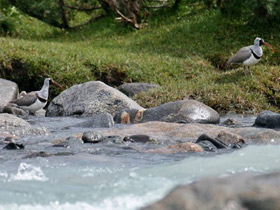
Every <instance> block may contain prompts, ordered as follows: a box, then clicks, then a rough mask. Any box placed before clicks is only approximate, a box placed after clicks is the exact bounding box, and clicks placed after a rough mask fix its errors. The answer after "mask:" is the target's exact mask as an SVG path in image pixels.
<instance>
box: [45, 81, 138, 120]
mask: <svg viewBox="0 0 280 210" xmlns="http://www.w3.org/2000/svg"><path fill="white" fill-rule="evenodd" d="M124 108H135V109H141V108H142V107H141V106H140V105H138V104H137V103H136V102H135V101H133V100H132V99H130V98H128V97H127V96H126V95H124V94H123V93H121V92H120V91H118V90H116V89H114V88H112V87H110V86H108V85H106V84H104V83H103V82H100V81H91V82H86V83H83V84H79V85H74V86H72V87H70V88H69V89H67V90H64V91H63V92H62V93H61V94H60V95H58V96H57V97H55V98H54V99H53V100H52V101H51V103H50V105H49V107H48V109H47V113H46V116H70V115H80V116H92V115H94V114H99V113H104V112H108V113H110V114H111V115H113V116H114V115H115V114H116V112H117V111H119V110H121V109H124Z"/></svg>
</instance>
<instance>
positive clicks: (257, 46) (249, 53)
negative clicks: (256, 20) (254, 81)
mask: <svg viewBox="0 0 280 210" xmlns="http://www.w3.org/2000/svg"><path fill="white" fill-rule="evenodd" d="M262 45H266V46H268V47H269V48H270V50H271V51H272V52H274V49H273V47H272V46H271V45H270V44H268V43H267V42H265V41H264V40H263V39H262V38H259V37H257V38H256V39H255V41H254V45H250V46H247V47H242V48H241V49H239V50H238V51H237V53H236V54H235V55H234V56H232V57H231V58H230V59H229V60H228V61H227V64H232V63H241V64H242V65H243V69H244V74H245V76H246V67H247V66H248V69H249V71H250V74H251V75H252V71H251V68H250V66H251V65H254V64H256V63H258V62H259V61H260V59H261V57H262V55H263V50H262Z"/></svg>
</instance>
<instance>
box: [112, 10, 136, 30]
mask: <svg viewBox="0 0 280 210" xmlns="http://www.w3.org/2000/svg"><path fill="white" fill-rule="evenodd" d="M115 12H116V13H117V14H118V15H119V16H121V17H122V19H124V20H125V21H126V22H128V23H131V24H132V25H133V26H134V27H135V28H137V29H140V25H139V24H138V23H136V22H134V21H133V20H131V19H129V18H127V17H125V16H124V15H123V14H122V13H121V12H120V11H119V10H118V9H115Z"/></svg>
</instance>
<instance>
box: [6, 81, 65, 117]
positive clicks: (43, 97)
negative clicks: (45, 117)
mask: <svg viewBox="0 0 280 210" xmlns="http://www.w3.org/2000/svg"><path fill="white" fill-rule="evenodd" d="M50 84H53V85H56V86H58V87H60V89H61V90H63V88H62V86H61V85H59V84H58V83H56V82H54V81H53V80H52V79H51V78H45V80H44V85H43V87H42V89H41V90H38V91H32V92H29V93H25V94H23V95H22V96H21V97H20V98H18V99H17V100H15V101H11V102H10V104H12V105H14V106H16V107H19V108H21V109H24V110H27V111H30V112H33V113H34V112H36V111H38V110H39V109H42V108H44V107H45V106H46V104H47V101H48V97H49V86H50Z"/></svg>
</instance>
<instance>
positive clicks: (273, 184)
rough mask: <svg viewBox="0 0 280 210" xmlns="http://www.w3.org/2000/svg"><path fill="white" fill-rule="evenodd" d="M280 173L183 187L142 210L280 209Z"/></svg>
mask: <svg viewBox="0 0 280 210" xmlns="http://www.w3.org/2000/svg"><path fill="white" fill-rule="evenodd" d="M279 198H280V173H279V172H277V173H270V174H265V175H258V176H254V175H252V174H250V173H244V174H237V175H234V176H230V177H226V178H209V179H204V180H201V181H197V182H194V183H192V184H189V185H181V186H178V187H176V188H175V189H174V190H172V191H171V192H170V193H169V194H168V195H167V196H166V197H165V198H163V199H162V200H160V201H158V202H156V203H154V204H152V205H150V206H148V207H146V208H142V210H197V209H203V210H217V209H234V210H245V209H246V210H264V209H269V210H278V209H280V199H279Z"/></svg>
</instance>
